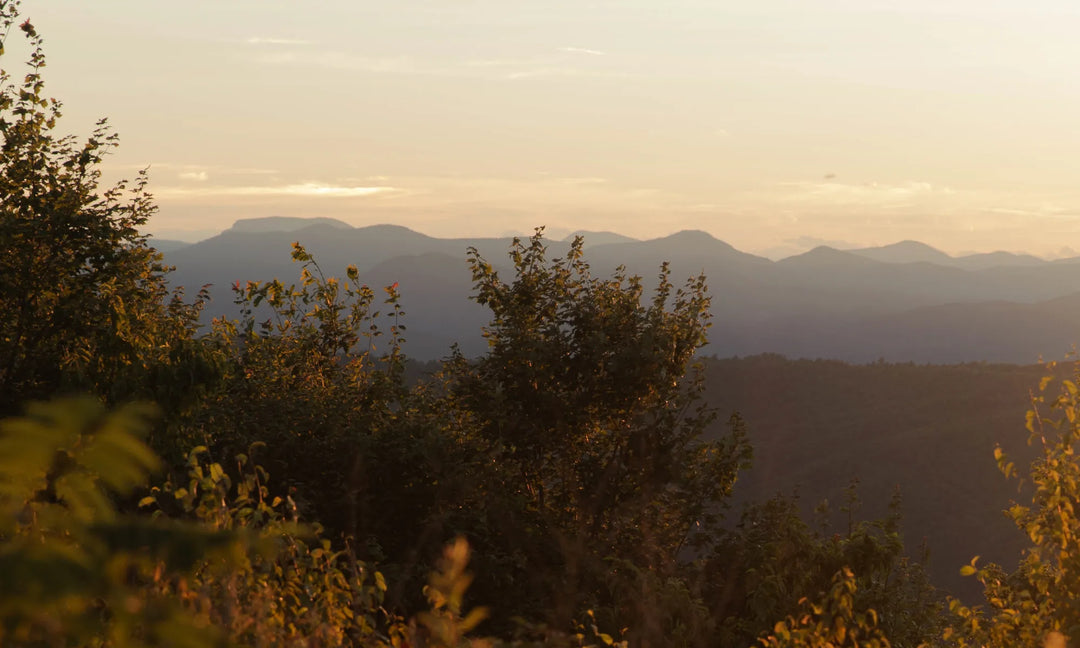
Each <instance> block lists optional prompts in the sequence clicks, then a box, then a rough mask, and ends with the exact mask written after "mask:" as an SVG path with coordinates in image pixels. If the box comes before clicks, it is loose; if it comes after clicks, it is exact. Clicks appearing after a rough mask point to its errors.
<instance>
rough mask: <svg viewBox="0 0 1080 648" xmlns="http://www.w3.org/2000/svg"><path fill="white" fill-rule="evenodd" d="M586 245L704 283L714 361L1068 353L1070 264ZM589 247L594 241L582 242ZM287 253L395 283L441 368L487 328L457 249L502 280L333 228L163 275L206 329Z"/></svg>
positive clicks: (930, 254)
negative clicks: (294, 250) (300, 249)
mask: <svg viewBox="0 0 1080 648" xmlns="http://www.w3.org/2000/svg"><path fill="white" fill-rule="evenodd" d="M304 224H306V226H304V227H300V225H304ZM282 228H287V229H282ZM288 228H291V229H288ZM585 236H586V243H587V251H586V260H587V261H588V262H589V264H590V268H591V272H592V273H593V274H594V275H597V276H609V275H610V274H611V272H612V271H614V270H615V268H616V267H617V266H620V265H623V266H625V267H626V269H627V271H628V272H629V273H631V274H638V275H640V276H642V277H643V281H644V283H645V284H646V287H650V286H652V285H654V284H655V282H656V276H657V274H658V270H659V268H660V264H661V263H663V262H664V261H669V262H670V266H671V271H672V275H671V277H672V281H673V283H675V284H676V285H680V284H681V283H682V281H683V280H684V279H686V278H687V277H690V276H696V275H697V274H699V273H702V272H703V273H705V275H706V276H707V278H708V283H709V287H710V289H711V292H712V294H713V309H712V310H713V315H714V327H713V329H712V331H711V334H710V339H711V340H712V343H711V346H710V348H709V351H710V352H712V353H716V354H719V355H721V356H735V355H749V354H756V353H765V352H777V353H784V354H786V355H789V356H791V357H807V358H817V357H824V358H838V359H843V360H848V361H854V362H864V361H872V360H876V359H878V358H885V359H889V360H896V361H918V362H960V361H978V360H996V361H1002V362H1032V361H1034V360H1035V359H1036V358H1037V357H1038V356H1039V354H1044V355H1047V356H1054V355H1060V354H1061V353H1063V352H1065V351H1067V350H1068V348H1069V347H1070V345H1071V344H1072V343H1073V342H1080V306H1078V305H1077V302H1078V301H1080V299H1078V298H1077V297H1076V293H1077V291H1078V289H1080V262H1077V260H1067V261H1059V262H1054V263H1051V262H1046V261H1041V260H1039V259H1035V258H1034V257H1025V256H1023V255H1012V254H1008V253H991V254H983V255H972V256H967V257H959V258H954V257H950V256H948V255H946V254H944V253H943V252H940V251H938V250H935V249H934V248H932V247H929V246H926V245H924V244H922V243H918V242H914V241H903V242H901V243H897V244H894V245H891V246H884V247H880V248H865V249H862V250H846V251H845V250H837V249H834V248H829V247H824V246H823V247H818V248H815V249H813V250H811V251H809V252H806V253H805V254H801V255H798V256H794V257H789V258H787V259H783V260H781V261H777V262H774V261H771V260H769V259H766V258H764V257H759V256H755V255H752V254H747V253H745V252H741V251H739V250H737V249H735V248H734V247H732V246H731V245H729V244H728V243H725V242H724V241H721V240H719V239H716V238H715V237H713V236H711V235H710V234H708V233H706V232H702V231H693V230H688V231H683V232H678V233H676V234H672V235H670V236H666V237H662V238H657V239H652V240H645V241H638V240H633V239H628V238H627V237H622V236H619V235H617V234H611V233H597V234H590V233H585ZM589 236H596V237H597V238H598V239H600V242H596V243H589V242H588V241H589V238H588V237H589ZM297 240H299V241H300V242H301V243H302V244H303V245H304V246H305V247H306V248H307V250H308V251H309V252H311V253H312V254H313V255H314V256H315V258H316V260H317V261H318V263H319V265H320V267H321V268H322V270H323V272H324V273H326V274H328V275H333V274H338V275H340V274H341V273H343V271H344V268H345V267H346V266H348V265H349V264H353V265H356V266H357V268H358V269H359V270H360V273H361V277H362V279H363V280H364V281H366V282H368V283H369V284H371V285H372V286H381V285H387V284H391V283H394V282H395V281H397V282H399V284H400V286H399V287H400V289H401V291H402V303H403V305H404V308H405V311H406V312H407V321H406V325H407V326H408V330H409V335H408V352H409V353H410V354H411V355H412V356H413V357H417V358H422V359H423V358H434V357H439V356H441V355H444V354H445V353H446V352H447V351H448V350H449V344H450V343H452V342H455V341H456V342H460V343H461V344H462V345H463V348H464V349H465V350H466V351H467V352H478V351H480V350H482V349H483V346H482V340H481V338H480V330H479V327H480V325H482V324H483V323H484V322H485V321H486V318H485V314H484V312H483V310H482V309H480V308H478V307H477V306H476V305H475V304H474V303H473V302H471V301H469V299H468V297H469V295H470V294H471V293H472V284H471V279H470V275H469V271H468V267H467V264H466V249H467V248H469V247H476V248H477V249H478V250H479V251H480V253H481V254H482V255H483V256H484V258H485V259H486V260H487V261H489V262H491V263H492V264H493V265H494V266H495V267H496V268H497V269H499V268H501V269H503V270H506V269H507V268H508V267H509V262H508V261H507V257H506V252H507V250H508V248H509V245H510V240H511V239H509V238H455V239H442V238H435V237H431V236H427V235H424V234H421V233H418V232H415V231H413V230H410V229H408V228H405V227H400V226H394V225H374V226H369V227H359V228H354V227H349V226H348V225H346V224H344V223H341V222H340V221H334V220H333V219H317V220H311V219H287V218H270V219H250V220H245V221H240V222H239V223H237V225H234V226H233V227H232V228H230V229H228V230H226V231H224V232H222V233H221V234H219V235H217V236H214V237H211V238H209V239H206V240H204V241H200V242H199V243H195V244H191V245H187V246H184V247H180V248H178V249H173V250H166V251H165V254H166V262H167V263H170V264H172V265H175V266H176V268H177V269H176V272H175V273H174V275H173V277H172V281H173V283H174V284H180V285H185V286H187V287H188V290H189V292H190V291H192V290H195V289H197V288H198V286H201V285H203V284H206V283H211V284H214V288H213V289H212V294H213V296H214V298H215V302H214V304H212V306H211V307H210V308H209V309H208V311H207V314H208V315H209V316H212V315H216V314H231V313H232V312H233V311H232V310H231V309H232V304H231V302H232V297H231V294H230V293H229V290H228V286H230V285H231V284H232V283H233V282H234V281H237V280H240V281H246V280H249V279H251V280H268V279H272V278H275V277H277V278H279V279H281V280H282V281H285V282H287V283H289V282H296V281H297V280H298V277H299V272H300V268H299V267H298V266H296V265H295V264H293V263H291V261H290V256H289V252H290V248H291V244H292V242H293V241H297ZM567 245H568V243H567V242H566V241H551V242H550V243H549V250H550V252H549V254H550V256H551V257H553V258H554V257H559V256H561V255H562V254H563V253H564V252H565V250H566V246H567ZM503 276H504V277H508V275H507V274H506V273H505V272H504V274H503Z"/></svg>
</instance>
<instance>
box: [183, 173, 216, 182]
mask: <svg viewBox="0 0 1080 648" xmlns="http://www.w3.org/2000/svg"><path fill="white" fill-rule="evenodd" d="M177 177H178V178H180V179H181V180H194V181H195V182H206V181H207V180H209V179H210V174H208V173H207V172H206V171H184V172H182V173H179V174H177Z"/></svg>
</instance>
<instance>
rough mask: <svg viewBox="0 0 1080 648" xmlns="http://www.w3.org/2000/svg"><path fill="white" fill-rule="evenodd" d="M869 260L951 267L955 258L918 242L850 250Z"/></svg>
mask: <svg viewBox="0 0 1080 648" xmlns="http://www.w3.org/2000/svg"><path fill="white" fill-rule="evenodd" d="M848 251H849V252H851V253H852V254H857V255H859V256H862V257H866V258H867V259H873V260H874V261H881V262H883V263H920V262H921V263H936V264H939V265H951V262H952V260H953V258H952V257H951V256H949V255H948V254H945V253H944V252H942V251H941V250H938V249H936V248H932V247H930V246H929V245H927V244H925V243H919V242H918V241H900V242H899V243H893V244H891V245H883V246H881V247H869V248H860V249H857V250H848Z"/></svg>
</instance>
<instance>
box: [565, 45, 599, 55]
mask: <svg viewBox="0 0 1080 648" xmlns="http://www.w3.org/2000/svg"><path fill="white" fill-rule="evenodd" d="M559 51H560V52H567V53H569V54H587V55H589V56H607V52H601V51H600V50H594V49H588V48H585V47H560V48H559Z"/></svg>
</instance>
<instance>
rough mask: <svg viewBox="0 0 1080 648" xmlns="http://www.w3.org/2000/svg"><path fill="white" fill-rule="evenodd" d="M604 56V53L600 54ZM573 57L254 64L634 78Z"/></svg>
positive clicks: (309, 59)
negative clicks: (575, 61) (573, 59)
mask: <svg viewBox="0 0 1080 648" xmlns="http://www.w3.org/2000/svg"><path fill="white" fill-rule="evenodd" d="M597 54H602V53H597ZM569 58H570V57H566V56H561V57H560V56H548V57H540V58H487V59H475V58H474V59H463V60H439V61H432V60H424V59H417V58H413V57H409V56H390V57H380V56H362V55H357V54H354V53H351V52H345V51H339V50H314V51H313V50H302V51H301V50H295V49H294V50H288V51H273V50H261V51H259V52H258V53H255V54H252V55H251V60H253V61H255V62H256V63H260V64H263V65H274V66H280V65H292V66H296V65H302V66H314V67H320V68H326V69H331V70H348V71H355V72H366V73H369V74H398V75H411V76H437V77H458V78H494V79H504V80H516V79H535V78H553V77H578V78H601V77H602V78H625V77H629V76H632V75H631V74H629V73H627V72H625V71H622V70H617V69H613V68H612V67H611V66H603V67H600V66H597V65H596V64H585V63H584V62H581V63H579V64H575V63H572V62H571V61H570V60H569Z"/></svg>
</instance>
